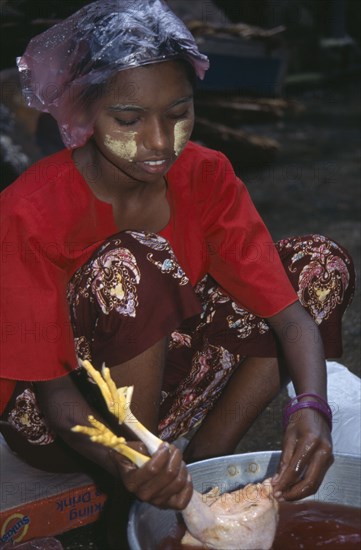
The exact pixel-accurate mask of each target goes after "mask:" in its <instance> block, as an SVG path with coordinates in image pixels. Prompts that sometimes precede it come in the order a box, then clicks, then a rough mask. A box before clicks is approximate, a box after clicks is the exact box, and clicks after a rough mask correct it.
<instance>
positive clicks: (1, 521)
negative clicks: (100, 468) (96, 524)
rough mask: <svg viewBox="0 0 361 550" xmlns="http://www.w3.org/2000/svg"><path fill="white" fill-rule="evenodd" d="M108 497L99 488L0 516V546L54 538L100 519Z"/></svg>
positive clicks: (66, 494) (76, 491)
mask: <svg viewBox="0 0 361 550" xmlns="http://www.w3.org/2000/svg"><path fill="white" fill-rule="evenodd" d="M105 500H106V497H105V495H104V494H103V493H102V492H100V491H98V489H97V488H96V487H95V485H89V486H85V487H78V488H75V489H72V490H70V491H66V492H63V493H60V494H57V495H53V496H51V497H48V498H43V499H40V500H36V501H33V502H27V503H26V504H23V505H21V506H19V507H16V508H12V509H10V510H6V511H5V512H2V513H1V514H0V526H1V527H0V535H1V536H0V545H1V544H4V543H6V542H11V541H12V542H19V541H26V540H29V539H32V538H35V537H46V536H54V535H59V534H61V533H64V532H65V531H69V530H70V529H74V528H76V527H79V526H81V525H86V524H88V523H91V522H93V521H95V520H97V519H98V517H99V515H100V513H101V511H102V509H103V507H104V503H105Z"/></svg>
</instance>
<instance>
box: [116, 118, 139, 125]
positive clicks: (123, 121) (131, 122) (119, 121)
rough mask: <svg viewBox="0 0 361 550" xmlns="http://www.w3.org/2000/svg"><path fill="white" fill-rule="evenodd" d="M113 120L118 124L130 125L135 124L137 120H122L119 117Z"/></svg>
mask: <svg viewBox="0 0 361 550" xmlns="http://www.w3.org/2000/svg"><path fill="white" fill-rule="evenodd" d="M115 120H116V122H117V123H118V124H119V125H120V126H132V125H133V124H136V123H137V122H138V119H137V118H135V119H132V120H123V119H121V118H116V119H115Z"/></svg>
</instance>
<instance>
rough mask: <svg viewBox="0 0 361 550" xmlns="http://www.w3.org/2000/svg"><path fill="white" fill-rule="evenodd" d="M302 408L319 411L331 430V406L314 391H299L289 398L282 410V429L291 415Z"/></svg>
mask: <svg viewBox="0 0 361 550" xmlns="http://www.w3.org/2000/svg"><path fill="white" fill-rule="evenodd" d="M302 409H313V410H315V411H317V412H319V413H320V414H321V415H322V416H323V417H324V418H325V420H326V421H327V423H328V425H329V428H330V430H332V411H331V408H330V406H329V404H328V403H327V401H326V399H324V398H323V397H322V396H321V395H318V394H316V393H301V394H299V395H296V396H295V397H293V398H292V399H291V400H290V402H289V403H288V404H287V405H286V407H285V409H284V411H283V427H284V429H286V427H287V426H288V424H289V421H290V418H291V416H292V415H293V414H295V413H296V412H298V411H300V410H302Z"/></svg>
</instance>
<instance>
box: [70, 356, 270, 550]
mask: <svg viewBox="0 0 361 550" xmlns="http://www.w3.org/2000/svg"><path fill="white" fill-rule="evenodd" d="M83 366H84V368H85V369H86V370H87V372H88V374H89V375H90V376H91V377H92V378H93V379H94V381H95V382H96V383H97V384H98V386H99V388H100V390H101V392H102V395H103V397H104V399H105V402H106V404H107V406H108V409H109V411H110V412H111V413H112V414H114V415H115V416H116V417H117V419H118V421H119V423H120V424H125V425H126V426H127V427H128V428H129V429H130V430H131V431H132V432H133V433H134V434H135V435H136V436H137V437H138V438H139V439H140V440H141V441H142V442H143V443H144V444H145V445H146V447H147V449H148V452H149V453H150V454H151V455H152V454H153V453H155V451H156V450H157V449H158V447H159V446H160V445H161V444H162V443H163V442H162V440H160V439H159V438H157V437H156V436H155V435H154V434H152V433H151V432H149V430H147V429H146V428H145V427H144V426H143V425H142V424H141V423H140V422H139V421H138V420H137V419H136V418H135V417H134V415H133V414H132V412H131V410H130V403H131V399H132V393H133V387H132V386H128V387H125V388H119V389H117V388H116V386H115V384H114V382H113V380H112V378H111V376H110V372H109V369H107V368H105V367H103V369H102V373H100V372H99V371H97V370H95V369H94V367H92V365H91V364H90V363H89V362H88V361H84V362H83ZM89 422H90V424H91V427H89V426H75V427H74V428H73V431H75V432H81V433H85V434H87V435H89V436H90V438H91V440H92V441H94V442H97V443H101V444H103V445H106V446H108V447H111V448H112V449H114V450H116V451H117V452H119V453H121V454H123V455H124V456H126V457H127V458H128V459H129V460H131V461H132V462H134V464H136V465H137V466H138V467H141V466H142V465H143V464H144V463H145V462H146V461H147V460H149V457H147V456H145V455H143V454H141V453H138V452H137V451H135V450H134V449H132V448H131V447H128V445H127V444H126V441H125V439H124V438H123V437H117V436H116V435H115V434H114V433H113V432H111V431H110V430H109V429H108V428H107V427H106V426H104V425H103V424H102V423H101V422H99V421H98V420H96V419H95V418H94V417H92V416H90V417H89ZM182 514H183V518H184V522H185V524H186V527H187V532H186V534H185V535H184V537H183V539H182V543H183V544H188V545H193V546H195V547H197V546H198V547H199V546H201V547H203V548H215V549H227V550H243V549H244V550H269V549H270V548H271V547H272V543H273V539H274V536H275V533H276V528H277V522H278V504H277V500H276V499H275V498H274V496H273V492H272V485H271V482H270V480H269V479H267V480H265V481H264V482H263V483H256V484H249V485H246V486H245V487H244V488H243V489H239V490H237V491H233V492H231V493H223V494H220V491H219V490H218V489H217V488H216V489H212V490H211V491H210V492H208V493H206V494H203V495H202V494H200V493H198V492H197V491H195V490H194V491H193V495H192V498H191V500H190V502H189V504H188V505H187V507H186V508H185V509H184V510H183V512H182Z"/></svg>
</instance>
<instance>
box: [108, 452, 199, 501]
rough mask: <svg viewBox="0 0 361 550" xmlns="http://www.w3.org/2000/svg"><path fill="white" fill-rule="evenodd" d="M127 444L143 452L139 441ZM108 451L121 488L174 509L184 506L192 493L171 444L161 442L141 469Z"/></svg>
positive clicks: (190, 481) (179, 453)
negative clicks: (120, 481)
mask: <svg viewBox="0 0 361 550" xmlns="http://www.w3.org/2000/svg"><path fill="white" fill-rule="evenodd" d="M128 445H129V446H132V447H133V448H135V449H136V450H137V451H139V452H141V453H143V454H147V453H146V449H145V447H144V445H143V444H142V443H135V442H132V443H130V442H128ZM111 454H112V458H113V460H114V461H115V463H116V467H117V470H118V472H119V476H120V477H121V479H122V481H123V484H124V486H125V488H126V489H127V490H128V491H130V492H131V493H133V494H134V495H135V496H136V497H137V498H138V499H139V500H142V501H144V502H149V503H150V504H153V505H154V506H158V507H159V508H173V509H174V510H183V509H184V508H185V507H186V506H187V504H188V502H189V501H190V499H191V496H192V493H193V485H192V480H191V477H190V474H189V473H188V470H187V467H186V465H185V463H184V462H183V457H182V453H181V451H180V450H179V449H177V448H176V447H175V446H174V445H171V444H168V443H164V444H163V445H161V446H160V447H159V449H158V450H157V451H156V452H155V453H154V455H153V456H152V457H151V458H150V460H148V462H146V463H145V464H144V465H143V466H142V467H141V468H138V467H137V466H135V465H134V464H133V463H131V462H130V461H129V460H127V459H125V458H124V457H122V456H121V455H119V454H118V453H117V452H115V451H111Z"/></svg>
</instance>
